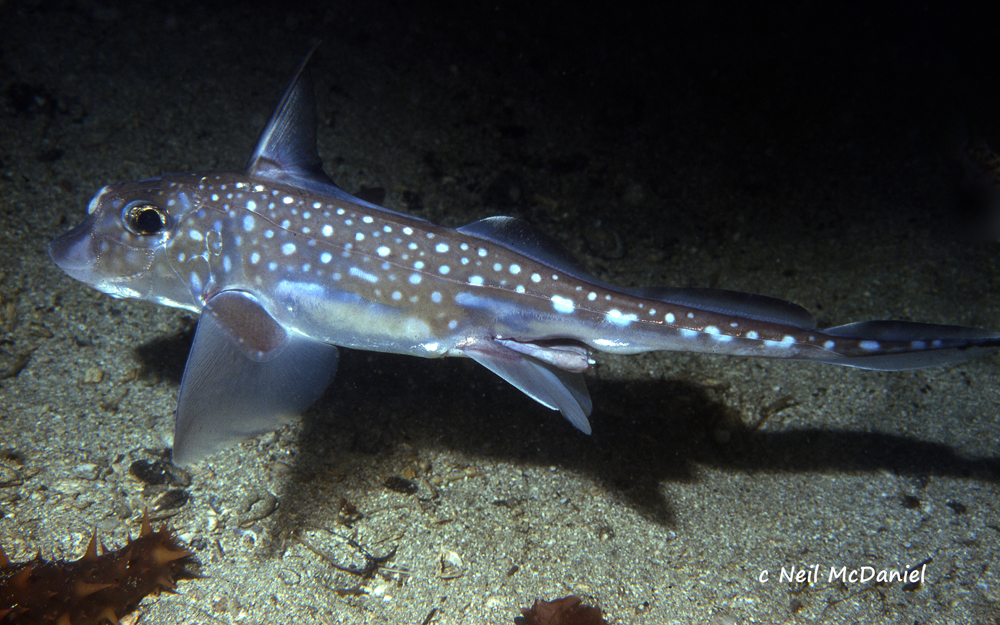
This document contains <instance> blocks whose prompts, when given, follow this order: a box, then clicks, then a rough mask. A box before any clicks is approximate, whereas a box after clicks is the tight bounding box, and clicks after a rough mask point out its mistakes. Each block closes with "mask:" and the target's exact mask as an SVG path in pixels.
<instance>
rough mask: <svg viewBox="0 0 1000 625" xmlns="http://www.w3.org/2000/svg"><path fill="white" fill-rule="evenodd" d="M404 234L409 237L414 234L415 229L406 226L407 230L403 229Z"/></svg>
mask: <svg viewBox="0 0 1000 625" xmlns="http://www.w3.org/2000/svg"><path fill="white" fill-rule="evenodd" d="M403 234H405V235H407V236H409V235H411V234H413V228H411V227H409V226H406V227H405V228H403Z"/></svg>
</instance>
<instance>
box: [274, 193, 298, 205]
mask: <svg viewBox="0 0 1000 625" xmlns="http://www.w3.org/2000/svg"><path fill="white" fill-rule="evenodd" d="M275 193H277V192H275ZM281 201H282V202H284V203H285V204H291V203H292V202H294V201H295V198H293V197H291V196H290V195H286V196H285V197H283V198H281Z"/></svg>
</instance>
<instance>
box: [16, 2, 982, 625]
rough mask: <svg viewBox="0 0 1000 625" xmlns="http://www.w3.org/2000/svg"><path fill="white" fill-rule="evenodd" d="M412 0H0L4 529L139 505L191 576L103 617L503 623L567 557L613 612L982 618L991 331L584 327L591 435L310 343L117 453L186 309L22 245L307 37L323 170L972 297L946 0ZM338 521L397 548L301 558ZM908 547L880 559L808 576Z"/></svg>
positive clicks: (807, 288) (612, 616)
mask: <svg viewBox="0 0 1000 625" xmlns="http://www.w3.org/2000/svg"><path fill="white" fill-rule="evenodd" d="M433 6H434V7H435V8H434V9H433V10H430V9H419V8H413V7H409V6H407V5H404V4H403V3H399V4H394V3H371V2H369V3H356V4H348V3H344V5H343V6H333V5H331V6H327V7H322V8H317V7H316V6H312V5H305V4H302V3H294V2H293V3H285V4H282V3H277V5H272V6H269V7H264V6H257V5H253V4H235V3H234V4H232V5H230V6H226V7H224V6H222V5H217V6H213V7H211V8H198V7H197V6H196V5H195V3H181V4H176V5H173V7H174V8H172V9H149V8H144V9H139V8H132V7H131V5H128V4H124V3H123V4H121V5H115V4H106V3H101V2H70V1H66V2H34V3H30V2H9V1H8V2H0V201H2V209H0V211H2V212H0V371H2V372H3V374H4V376H3V378H4V379H2V380H0V451H2V457H0V544H2V545H3V547H4V549H5V550H6V551H7V553H8V554H9V555H10V556H11V557H12V558H13V559H17V560H24V559H28V558H30V557H32V556H33V555H34V554H35V552H36V550H40V551H41V553H42V554H43V555H45V556H46V557H59V558H76V557H78V556H79V555H81V554H82V552H83V549H84V546H85V543H86V540H87V538H88V537H89V535H90V533H91V532H92V530H93V529H94V528H96V529H97V530H98V531H99V532H100V535H101V536H102V538H103V540H104V541H105V542H106V543H107V544H108V545H109V546H118V545H121V544H122V543H123V542H124V540H125V538H126V534H127V533H128V532H130V531H131V532H132V533H133V534H134V533H135V532H136V530H137V527H138V519H139V517H140V515H141V511H142V510H143V509H144V508H148V509H149V510H150V511H151V514H152V516H153V517H154V518H157V519H166V522H167V523H168V524H169V525H170V527H172V528H174V529H175V530H176V531H177V533H178V534H179V536H180V538H181V539H182V540H184V541H185V542H186V543H187V544H189V545H191V546H192V548H193V549H194V550H195V551H196V557H197V560H198V561H199V562H200V567H196V568H198V570H200V572H201V574H202V575H203V577H202V578H201V579H193V580H186V581H183V582H181V583H180V585H179V588H178V593H177V594H174V595H161V596H159V597H150V598H148V599H146V600H145V601H144V602H143V603H142V605H141V607H140V608H139V610H138V612H136V613H135V614H134V615H133V616H132V617H130V618H131V619H133V620H132V621H129V622H139V623H151V624H154V623H155V624H171V623H248V624H249V623H397V624H404V623H405V624H412V625H420V624H425V625H426V624H430V623H435V624H438V623H440V624H446V623H447V624H451V623H455V624H458V623H463V624H479V623H512V622H514V619H515V617H518V616H519V608H521V607H525V606H529V605H530V604H531V603H532V602H533V601H534V600H535V599H536V598H541V599H546V600H551V599H555V598H558V597H562V596H565V595H569V594H577V595H579V596H581V597H583V598H584V600H585V601H586V602H587V603H588V604H591V605H598V606H600V607H601V608H602V609H603V610H604V612H605V616H606V618H607V620H608V621H609V622H611V623H616V624H626V623H634V624H661V623H683V624H688V623H695V624H709V623H711V624H714V625H722V624H732V623H899V624H903V623H905V624H907V625H910V624H914V623H919V624H930V623H956V624H959V623H962V624H966V623H976V624H982V625H986V624H996V623H998V622H1000V568H998V567H1000V565H998V562H1000V510H998V499H1000V498H998V479H1000V445H998V439H1000V419H998V414H1000V389H998V381H1000V358H998V357H997V356H996V355H993V356H988V357H985V358H982V359H980V360H976V361H974V362H969V363H966V364H961V365H957V366H951V367H945V368H940V369H932V370H924V371H915V372H902V373H879V372H867V371H861V370H855V369H846V368H837V367H828V366H822V365H814V364H805V363H795V362H780V361H761V360H748V359H737V358H727V357H723V356H698V355H690V354H678V353H657V354H647V355H642V356H635V357H611V356H605V355H600V354H598V355H597V356H596V361H597V364H596V365H595V366H594V367H593V369H592V371H591V372H590V373H588V382H589V386H590V390H591V393H592V396H593V399H594V405H595V410H594V414H593V416H592V418H591V422H592V424H593V430H594V432H593V435H592V436H589V437H588V436H585V435H582V434H580V433H579V432H577V431H575V430H574V429H573V428H572V427H571V426H570V425H569V424H568V423H567V422H565V421H564V420H563V419H562V418H560V417H559V415H558V414H556V413H553V412H550V411H549V410H547V409H545V408H543V407H541V406H539V405H536V404H535V403H534V402H532V401H531V400H529V399H528V398H526V397H524V396H522V395H521V393H519V392H518V391H516V390H515V389H513V388H512V387H510V386H508V385H506V384H505V383H503V382H502V381H501V380H499V379H498V378H495V377H494V376H493V375H492V374H490V373H489V372H487V371H485V370H484V369H482V368H480V367H478V366H476V365H475V364H474V363H472V362H471V361H465V360H459V359H448V360H442V361H431V360H418V359H415V358H409V357H403V356H392V355H383V354H373V353H364V352H350V351H345V352H344V353H343V355H342V359H341V366H340V372H339V373H338V377H337V379H336V381H335V382H334V384H333V385H332V386H331V387H330V388H329V390H328V391H327V392H326V394H325V395H324V396H323V398H322V399H321V400H320V401H319V402H317V403H316V404H315V405H314V406H313V407H312V408H311V409H310V410H309V411H308V413H307V414H306V415H305V417H304V419H303V421H302V422H301V423H296V424H293V425H291V426H288V427H285V428H284V429H282V430H280V431H278V432H277V433H275V434H273V435H269V436H264V437H262V438H260V439H258V440H254V441H251V442H248V443H245V444H243V445H241V446H239V447H238V448H236V449H233V450H231V451H227V452H223V453H219V454H216V455H214V456H212V457H211V458H209V459H208V460H206V461H204V462H201V463H199V464H197V465H195V466H194V467H192V468H190V470H188V471H187V472H182V471H179V470H176V469H175V470H174V472H173V473H172V476H173V480H174V482H173V483H172V484H161V485H156V484H147V483H144V482H143V481H140V480H139V479H137V478H136V477H135V476H134V475H132V474H130V471H129V468H130V466H133V463H136V462H139V463H140V464H141V463H146V464H147V465H148V464H149V463H155V462H156V461H158V460H162V459H163V458H168V457H169V454H168V451H167V450H168V449H169V447H170V445H171V430H172V418H173V411H174V408H175V403H176V397H177V392H178V385H179V381H180V376H181V373H182V371H183V365H184V359H185V354H186V351H187V349H188V348H189V346H190V341H191V338H192V333H193V328H194V324H195V321H196V319H195V317H194V316H193V315H192V314H190V313H187V312H180V311H173V310H169V309H166V308H159V307H156V306H154V305H151V304H146V303H142V302H132V301H121V300H114V299H112V298H110V297H108V296H105V295H102V294H100V293H98V292H96V291H94V290H91V289H89V288H87V287H85V286H84V285H82V284H79V283H76V282H74V281H72V280H71V279H70V278H68V277H67V276H65V275H63V274H62V273H61V272H60V271H59V270H58V269H57V268H56V267H55V266H54V265H53V264H52V263H51V261H50V260H49V258H48V256H47V253H46V244H47V242H48V241H49V240H51V239H52V238H53V237H55V236H57V235H59V234H60V233H62V232H64V231H65V230H66V229H68V228H69V227H70V226H71V225H73V224H74V223H76V222H77V221H78V220H79V219H81V218H82V216H83V215H84V214H85V210H86V206H87V202H88V201H89V199H90V197H91V196H92V195H93V194H94V193H95V191H96V190H97V189H98V188H100V187H101V186H103V185H104V184H106V183H109V182H114V181H120V180H130V179H137V178H144V177H150V176H155V175H158V174H161V173H164V172H171V171H185V170H211V169H232V168H239V167H241V166H242V165H243V163H244V161H245V159H246V157H247V155H248V153H249V151H250V149H251V147H252V145H253V142H254V140H255V137H256V134H257V133H258V132H259V130H260V128H261V127H262V125H263V124H264V122H265V121H266V119H267V116H268V115H269V113H270V111H271V108H272V107H273V106H274V104H275V103H276V101H277V99H278V97H279V96H280V94H281V91H282V90H283V89H284V87H285V84H286V82H287V81H288V79H289V78H290V76H291V72H292V70H293V69H294V67H295V66H296V64H297V63H298V62H299V60H300V59H301V56H302V55H303V54H304V53H305V51H306V50H307V49H308V48H309V47H310V46H311V45H312V44H313V43H315V42H316V41H318V40H323V44H322V46H321V47H320V48H319V50H318V51H317V53H316V55H315V58H314V61H313V64H312V70H313V76H314V78H315V81H316V86H317V100H318V104H319V117H320V120H321V127H320V129H319V151H320V154H321V155H322V156H323V158H324V160H325V162H326V170H327V172H328V173H329V174H330V175H331V176H332V177H333V178H334V179H335V180H337V181H338V183H339V184H340V185H341V186H343V187H344V188H345V189H347V190H348V191H352V192H354V191H357V190H359V189H361V188H363V187H367V188H376V189H383V190H384V192H385V200H384V203H385V205H387V206H389V207H391V208H394V209H397V210H402V211H407V212H411V213H413V214H415V215H418V216H420V217H423V218H426V219H430V220H432V221H435V222H438V223H443V224H445V225H449V226H457V225H461V224H464V223H467V222H470V221H473V220H476V219H479V218H482V217H485V216H489V215H494V214H509V215H515V216H518V217H521V218H524V219H526V220H528V221H530V222H532V223H534V224H535V225H537V226H538V227H539V228H541V229H542V230H543V231H545V232H547V233H548V234H550V235H551V236H553V237H555V238H556V239H558V240H559V241H560V242H561V243H563V244H564V245H565V246H566V247H567V248H568V249H569V250H570V251H571V252H572V253H573V254H575V255H576V256H577V257H578V258H580V259H581V261H582V262H583V264H584V265H586V266H587V267H588V268H589V269H590V270H591V271H593V272H594V273H595V274H596V275H597V276H599V277H600V278H601V279H603V280H607V281H610V282H613V283H617V284H621V285H628V286H634V285H675V286H710V287H718V288H728V289H735V290H741V291H749V292H755V293H763V294H766V295H770V296H774V297H779V298H782V299H787V300H791V301H794V302H797V303H799V304H801V305H803V306H805V307H806V308H808V309H809V310H811V311H813V312H814V313H815V314H816V315H817V318H818V319H819V322H820V324H821V325H822V326H826V325H837V324H840V323H846V322H849V321H858V320H865V319H882V318H899V319H907V320H919V321H926V322H933V323H949V324H960V325H969V326H976V327H984V328H993V329H1000V266H998V261H997V252H998V251H1000V244H998V243H996V242H994V240H991V239H996V234H997V233H995V232H990V231H989V229H988V228H985V227H982V226H978V227H977V223H978V222H976V221H975V220H974V219H967V218H966V215H965V214H964V213H963V212H962V211H960V210H958V207H959V206H960V199H961V181H962V176H963V172H962V169H961V167H960V166H959V165H958V164H957V162H956V161H955V160H954V159H952V158H951V155H952V153H953V151H952V148H953V146H954V144H955V140H956V139H955V138H956V137H960V136H962V134H963V133H964V134H965V135H966V136H972V137H979V138H982V139H985V140H986V141H988V142H991V143H992V145H993V146H994V148H997V147H1000V116H998V115H997V113H996V111H997V105H998V102H1000V100H998V99H997V78H996V77H997V76H998V75H1000V73H998V72H997V63H996V61H997V60H1000V53H998V52H997V49H996V44H995V39H990V38H989V37H988V36H987V35H989V33H988V32H987V30H988V27H987V24H988V20H986V19H985V17H984V16H979V15H977V14H976V13H975V11H974V10H964V12H960V13H959V14H955V13H954V12H953V11H951V10H950V9H947V10H946V9H945V7H944V5H941V6H939V5H937V4H935V3H931V4H930V5H926V4H924V5H921V6H920V7H919V8H917V7H915V6H914V7H913V10H912V11H907V12H906V13H905V14H898V13H897V14H888V13H886V14H885V15H880V14H878V13H872V12H870V11H865V12H862V11H857V12H852V11H849V10H848V11H846V12H845V10H844V9H843V8H840V9H838V10H837V12H830V13H829V14H828V13H826V12H825V10H824V9H823V8H822V7H819V6H816V5H808V4H803V5H796V6H795V7H792V8H787V7H784V5H782V8H780V9H779V8H775V9H769V8H767V7H761V6H756V5H755V6H754V8H753V9H752V10H746V11H744V12H742V13H741V12H736V13H734V12H733V11H732V10H729V9H727V8H725V7H724V6H721V5H703V6H702V8H699V9H686V10H683V11H670V10H662V11H660V12H631V13H630V12H622V7H617V8H612V7H608V8H606V9H605V10H602V11H600V12H594V13H593V14H581V13H580V11H579V10H578V9H576V8H574V7H575V5H566V6H562V7H561V8H557V7H558V5H551V4H550V5H546V7H547V8H545V9H543V10H539V9H538V8H537V7H535V8H531V6H530V5H527V4H525V5H523V6H522V5H509V4H502V5H499V6H497V5H495V4H483V5H482V6H480V5H473V6H466V5H463V4H456V5H454V6H448V7H447V8H445V7H446V6H447V5H444V4H435V5H433ZM976 235H982V236H976ZM403 480H406V482H404V481H403ZM387 484H389V485H392V486H393V487H394V488H395V490H393V489H391V488H388V487H387ZM408 484H409V485H412V488H409V489H407V488H404V486H407V485H408ZM397 491H403V492H397ZM343 500H346V501H347V502H349V503H350V504H351V505H353V506H355V507H356V509H357V511H358V512H359V513H360V514H361V515H362V517H361V518H360V519H356V520H353V522H351V521H352V519H350V518H348V517H347V515H345V514H344V510H345V508H344V506H343V503H342V501H343ZM349 541H354V542H353V543H351V542H349ZM352 544H356V545H358V546H360V547H362V548H364V549H366V550H367V551H368V552H370V553H372V554H374V555H382V554H385V553H387V552H389V551H390V550H392V549H395V550H396V551H395V555H394V556H393V557H392V558H391V559H389V560H388V561H387V562H386V563H385V564H384V565H382V566H381V567H380V568H378V570H377V572H376V573H375V574H374V575H373V576H371V577H369V578H366V579H362V578H359V577H357V576H354V575H351V574H348V573H345V572H342V571H338V570H337V569H336V568H334V567H333V566H332V563H333V562H336V563H339V564H340V565H342V566H350V565H352V564H353V565H356V566H357V565H363V564H364V559H363V558H362V557H361V556H359V555H358V552H357V550H356V549H354V548H353V547H352V546H351V545H352ZM310 547H312V549H310ZM317 551H318V552H323V553H325V554H326V557H323V556H321V555H319V554H318V553H317ZM920 563H927V567H926V578H925V580H924V582H923V583H921V584H919V585H915V586H910V587H904V585H903V584H900V583H898V582H894V583H887V584H876V583H854V584H842V583H838V582H833V583H830V582H828V581H827V579H826V577H827V574H828V572H829V569H830V568H831V567H835V568H840V567H847V569H849V570H853V569H859V568H860V567H863V566H868V567H873V568H874V569H897V570H898V569H905V568H907V567H911V566H914V565H918V564H920ZM813 565H819V567H820V570H821V572H822V573H821V575H820V579H819V580H817V581H815V582H812V583H811V582H804V583H794V582H793V583H790V582H788V581H781V580H780V571H781V569H782V567H785V569H786V570H788V568H789V567H798V568H799V569H801V568H804V567H811V566H813ZM765 570H766V571H768V572H769V578H768V580H767V581H766V582H762V581H761V573H762V571H765Z"/></svg>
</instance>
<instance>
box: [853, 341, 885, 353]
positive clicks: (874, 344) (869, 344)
mask: <svg viewBox="0 0 1000 625" xmlns="http://www.w3.org/2000/svg"><path fill="white" fill-rule="evenodd" d="M858 347H860V348H861V349H864V350H868V351H872V350H875V349H879V348H880V347H881V345H879V344H878V341H861V342H860V343H858Z"/></svg>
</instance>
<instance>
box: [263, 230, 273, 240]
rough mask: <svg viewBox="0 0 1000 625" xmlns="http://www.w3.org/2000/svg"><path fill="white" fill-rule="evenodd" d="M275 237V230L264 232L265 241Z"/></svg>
mask: <svg viewBox="0 0 1000 625" xmlns="http://www.w3.org/2000/svg"><path fill="white" fill-rule="evenodd" d="M273 236H274V230H265V231H264V238H265V239H270V238H272V237H273Z"/></svg>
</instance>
